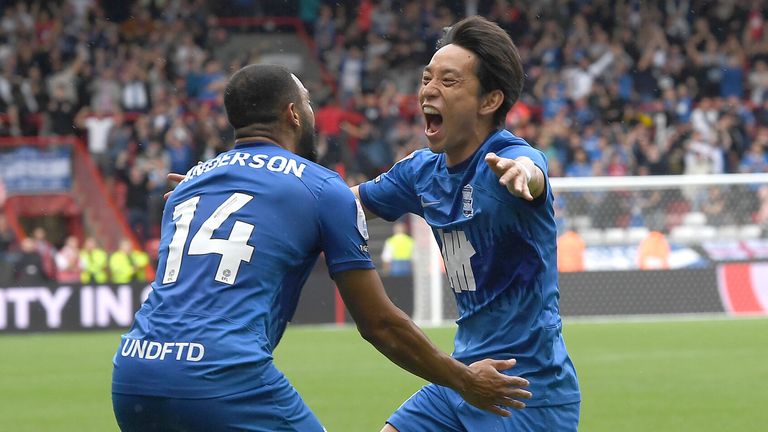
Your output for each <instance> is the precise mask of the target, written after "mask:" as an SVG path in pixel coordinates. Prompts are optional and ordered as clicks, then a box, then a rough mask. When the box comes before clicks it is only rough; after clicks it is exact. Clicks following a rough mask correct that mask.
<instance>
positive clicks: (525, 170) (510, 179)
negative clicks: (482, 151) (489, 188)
mask: <svg viewBox="0 0 768 432" xmlns="http://www.w3.org/2000/svg"><path fill="white" fill-rule="evenodd" d="M485 163H487V164H488V166H490V167H491V170H492V171H493V172H494V173H495V174H496V175H497V176H499V184H501V185H502V186H504V187H506V188H507V190H508V191H509V193H511V194H512V195H514V196H516V197H520V198H523V199H525V200H528V201H533V200H534V199H536V198H538V197H539V196H540V195H541V194H542V193H543V192H544V190H545V188H546V185H545V183H544V173H542V172H541V169H539V167H537V166H536V164H534V163H533V161H532V160H531V159H530V158H529V157H527V156H520V157H519V158H515V159H508V158H503V157H500V156H498V155H497V154H495V153H488V154H487V155H485Z"/></svg>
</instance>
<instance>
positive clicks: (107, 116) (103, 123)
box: [75, 107, 122, 172]
mask: <svg viewBox="0 0 768 432" xmlns="http://www.w3.org/2000/svg"><path fill="white" fill-rule="evenodd" d="M120 115H122V114H120V113H116V114H113V113H110V112H107V111H103V110H101V109H97V110H95V111H92V110H91V109H90V108H88V107H85V108H83V109H82V110H80V112H78V113H77V116H75V125H76V126H77V127H78V128H80V129H86V130H87V132H88V139H87V141H88V152H89V153H90V154H91V157H92V158H93V160H94V162H96V165H97V166H98V167H99V169H101V170H102V171H103V172H108V171H109V170H111V166H110V160H109V132H110V130H112V127H113V126H114V125H115V117H116V116H120Z"/></svg>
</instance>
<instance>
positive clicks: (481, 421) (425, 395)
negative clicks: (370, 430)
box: [387, 384, 581, 432]
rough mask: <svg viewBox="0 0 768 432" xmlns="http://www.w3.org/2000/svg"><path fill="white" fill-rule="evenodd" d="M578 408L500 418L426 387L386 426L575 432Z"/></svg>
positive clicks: (417, 431)
mask: <svg viewBox="0 0 768 432" xmlns="http://www.w3.org/2000/svg"><path fill="white" fill-rule="evenodd" d="M580 405H581V403H580V402H575V403H570V404H565V405H555V406H542V407H526V408H524V409H522V410H516V409H511V408H510V410H511V412H512V415H511V416H509V417H501V416H499V415H497V414H493V413H491V412H488V411H483V410H481V409H479V408H475V407H474V406H472V405H470V404H469V403H467V402H466V401H464V399H462V398H461V396H459V394H458V393H456V392H455V391H453V390H451V389H449V388H446V387H442V386H438V385H434V384H430V385H427V386H425V387H423V388H422V389H421V390H419V391H418V392H416V394H414V395H413V396H411V398H410V399H408V400H407V401H405V403H403V405H401V406H400V408H398V409H397V411H395V413H394V414H392V416H391V417H390V418H389V419H388V420H387V423H389V424H391V425H392V426H394V427H395V428H397V430H398V431H400V432H434V431H441V432H476V431H477V432H479V431H482V432H553V431H557V432H576V431H577V430H578V427H579V407H580Z"/></svg>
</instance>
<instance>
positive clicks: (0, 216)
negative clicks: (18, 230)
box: [0, 213, 16, 260]
mask: <svg viewBox="0 0 768 432" xmlns="http://www.w3.org/2000/svg"><path fill="white" fill-rule="evenodd" d="M15 243H16V234H15V233H14V232H13V230H12V229H11V225H10V224H9V223H8V219H7V218H6V217H5V214H4V213H0V260H4V259H6V258H5V255H6V254H8V253H9V252H11V248H12V247H13V246H14V245H15Z"/></svg>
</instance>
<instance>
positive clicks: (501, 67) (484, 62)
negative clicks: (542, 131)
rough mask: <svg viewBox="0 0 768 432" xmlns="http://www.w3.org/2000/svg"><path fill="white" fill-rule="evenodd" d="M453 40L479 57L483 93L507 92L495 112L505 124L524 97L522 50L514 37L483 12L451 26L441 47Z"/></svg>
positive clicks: (496, 121)
mask: <svg viewBox="0 0 768 432" xmlns="http://www.w3.org/2000/svg"><path fill="white" fill-rule="evenodd" d="M450 44H454V45H458V46H460V47H462V48H464V49H466V50H469V51H472V52H473V53H475V55H477V57H478V58H479V60H480V61H479V62H478V65H477V70H476V71H475V73H476V74H477V78H478V80H479V81H480V86H481V91H482V93H481V94H487V93H489V92H491V91H493V90H501V92H502V93H503V94H504V102H502V103H501V106H500V107H499V109H497V110H496V112H495V113H493V121H494V123H495V124H496V125H497V126H501V125H503V124H504V119H505V118H506V116H507V112H509V109H510V108H512V105H514V104H515V102H517V99H518V98H519V97H520V93H521V92H522V90H523V81H524V79H525V75H524V73H523V63H522V61H521V60H520V53H518V52H517V47H516V46H515V43H514V42H512V38H510V37H509V35H508V34H507V32H506V31H504V29H502V28H501V27H499V26H498V24H496V23H494V22H491V21H488V20H487V19H485V18H483V17H480V16H471V17H467V18H464V19H463V20H461V21H459V22H457V23H456V24H454V25H453V26H451V27H447V28H446V29H445V34H444V35H443V37H442V38H441V39H440V40H439V41H438V42H437V49H438V50H439V49H440V48H442V47H444V46H446V45H450Z"/></svg>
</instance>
